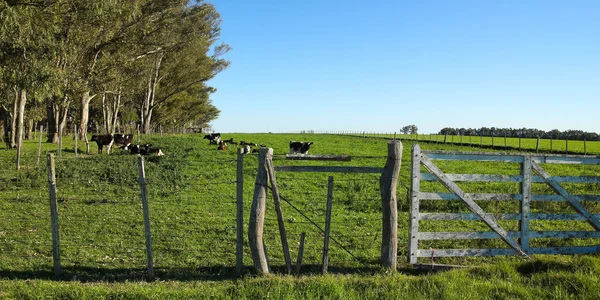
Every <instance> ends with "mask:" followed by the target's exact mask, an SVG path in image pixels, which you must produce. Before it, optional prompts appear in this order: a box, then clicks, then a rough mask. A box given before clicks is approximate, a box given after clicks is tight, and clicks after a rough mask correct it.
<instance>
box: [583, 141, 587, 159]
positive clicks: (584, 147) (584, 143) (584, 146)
mask: <svg viewBox="0 0 600 300" xmlns="http://www.w3.org/2000/svg"><path fill="white" fill-rule="evenodd" d="M583 155H587V138H583Z"/></svg>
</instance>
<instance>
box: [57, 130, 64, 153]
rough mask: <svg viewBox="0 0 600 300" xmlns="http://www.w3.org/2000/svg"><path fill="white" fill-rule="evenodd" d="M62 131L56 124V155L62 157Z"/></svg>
mask: <svg viewBox="0 0 600 300" xmlns="http://www.w3.org/2000/svg"><path fill="white" fill-rule="evenodd" d="M62 132H63V128H62V127H61V126H60V125H58V157H60V158H62Z"/></svg>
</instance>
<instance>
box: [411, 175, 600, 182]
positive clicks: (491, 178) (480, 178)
mask: <svg viewBox="0 0 600 300" xmlns="http://www.w3.org/2000/svg"><path fill="white" fill-rule="evenodd" d="M446 176H448V179H450V180H452V181H463V182H522V181H523V177H522V176H520V175H495V174H446ZM552 179H554V180H555V181H556V182H571V183H600V176H552ZM421 180H423V181H437V180H438V179H437V177H435V176H434V175H433V174H430V173H421ZM531 182H535V183H541V182H546V181H545V180H544V178H543V177H542V176H531Z"/></svg>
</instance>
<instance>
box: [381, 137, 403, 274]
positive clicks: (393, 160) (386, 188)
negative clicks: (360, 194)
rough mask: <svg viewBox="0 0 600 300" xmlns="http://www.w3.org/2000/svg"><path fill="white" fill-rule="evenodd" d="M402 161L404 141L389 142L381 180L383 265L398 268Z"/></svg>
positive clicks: (393, 268)
mask: <svg viewBox="0 0 600 300" xmlns="http://www.w3.org/2000/svg"><path fill="white" fill-rule="evenodd" d="M401 162H402V143H401V142H400V141H390V142H388V157H387V161H386V163H385V168H384V170H383V174H381V178H380V180H379V186H380V190H381V204H382V212H383V216H382V221H383V230H382V240H381V265H382V266H383V267H385V268H389V269H392V270H396V263H397V252H398V199H397V198H396V187H397V185H398V175H399V174H400V166H401Z"/></svg>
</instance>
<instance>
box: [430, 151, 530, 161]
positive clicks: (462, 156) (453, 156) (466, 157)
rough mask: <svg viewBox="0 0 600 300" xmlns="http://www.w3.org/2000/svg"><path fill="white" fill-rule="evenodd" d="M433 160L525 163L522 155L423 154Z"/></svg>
mask: <svg viewBox="0 0 600 300" xmlns="http://www.w3.org/2000/svg"><path fill="white" fill-rule="evenodd" d="M423 154H424V155H426V156H427V158H428V159H431V160H472V161H497V162H516V163H520V162H523V156H521V155H502V154H477V153H472V154H467V153H443V154H442V153H430V152H427V153H425V152H424V153H423Z"/></svg>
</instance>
